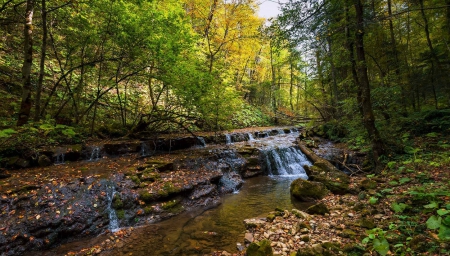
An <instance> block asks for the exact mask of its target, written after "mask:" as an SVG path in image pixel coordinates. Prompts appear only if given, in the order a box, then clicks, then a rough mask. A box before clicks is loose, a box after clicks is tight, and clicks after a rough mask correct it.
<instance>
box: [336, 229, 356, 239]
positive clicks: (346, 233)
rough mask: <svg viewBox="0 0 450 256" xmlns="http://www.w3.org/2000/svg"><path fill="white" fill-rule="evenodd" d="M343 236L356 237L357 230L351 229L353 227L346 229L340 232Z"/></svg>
mask: <svg viewBox="0 0 450 256" xmlns="http://www.w3.org/2000/svg"><path fill="white" fill-rule="evenodd" d="M340 236H341V237H344V238H351V239H353V238H355V237H356V233H355V231H353V230H351V229H344V230H342V233H341V234H340Z"/></svg>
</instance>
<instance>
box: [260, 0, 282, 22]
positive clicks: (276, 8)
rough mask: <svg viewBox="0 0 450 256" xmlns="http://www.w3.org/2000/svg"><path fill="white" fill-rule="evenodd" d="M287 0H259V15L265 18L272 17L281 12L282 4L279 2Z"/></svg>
mask: <svg viewBox="0 0 450 256" xmlns="http://www.w3.org/2000/svg"><path fill="white" fill-rule="evenodd" d="M283 1H285V0H259V3H260V5H259V12H258V14H259V16H260V17H263V18H266V19H268V18H272V17H275V16H277V15H278V14H280V5H279V4H278V2H283Z"/></svg>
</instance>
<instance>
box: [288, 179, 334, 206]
mask: <svg viewBox="0 0 450 256" xmlns="http://www.w3.org/2000/svg"><path fill="white" fill-rule="evenodd" d="M290 192H291V195H292V196H294V197H295V198H297V199H299V200H301V201H307V202H308V201H314V200H315V199H322V198H324V197H325V196H326V195H327V194H328V193H329V191H328V189H327V188H326V187H325V185H324V184H322V183H319V182H314V181H307V180H303V179H296V180H294V181H293V182H292V184H291V188H290Z"/></svg>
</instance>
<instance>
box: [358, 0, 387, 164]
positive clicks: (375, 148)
mask: <svg viewBox="0 0 450 256" xmlns="http://www.w3.org/2000/svg"><path fill="white" fill-rule="evenodd" d="M355 9H356V22H357V25H356V35H355V44H356V45H355V46H356V57H357V60H358V65H357V71H358V77H359V86H358V91H359V92H360V94H361V106H362V111H363V124H364V127H365V128H366V130H367V132H368V134H369V138H370V140H371V142H372V153H373V160H374V163H375V167H376V171H379V168H380V164H379V157H380V156H381V155H383V154H384V145H383V141H382V140H381V137H380V133H379V132H378V130H377V128H376V127H375V117H374V115H373V109H372V102H371V99H370V83H369V76H368V75H367V65H366V56H365V51H364V17H363V15H364V13H363V5H362V3H361V0H355Z"/></svg>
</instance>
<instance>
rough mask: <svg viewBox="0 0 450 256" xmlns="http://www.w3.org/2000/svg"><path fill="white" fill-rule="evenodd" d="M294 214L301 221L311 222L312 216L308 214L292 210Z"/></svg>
mask: <svg viewBox="0 0 450 256" xmlns="http://www.w3.org/2000/svg"><path fill="white" fill-rule="evenodd" d="M292 213H293V214H294V215H295V216H296V217H297V218H300V219H305V220H310V219H311V215H309V214H307V213H306V212H303V211H300V210H297V209H292Z"/></svg>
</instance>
